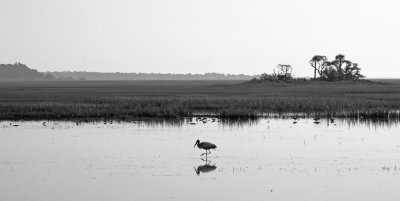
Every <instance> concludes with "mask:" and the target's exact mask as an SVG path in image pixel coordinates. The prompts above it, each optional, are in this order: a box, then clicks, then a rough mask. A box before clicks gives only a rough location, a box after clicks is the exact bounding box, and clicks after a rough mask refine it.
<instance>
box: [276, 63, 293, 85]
mask: <svg viewBox="0 0 400 201" xmlns="http://www.w3.org/2000/svg"><path fill="white" fill-rule="evenodd" d="M276 69H277V70H278V73H277V74H278V79H279V80H285V81H287V80H289V79H291V78H292V70H293V68H292V66H290V65H288V64H278V66H276Z"/></svg>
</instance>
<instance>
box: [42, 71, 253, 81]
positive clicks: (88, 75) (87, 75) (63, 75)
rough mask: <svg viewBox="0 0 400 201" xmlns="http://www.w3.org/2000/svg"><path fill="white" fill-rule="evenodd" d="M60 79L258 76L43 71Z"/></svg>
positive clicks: (242, 78)
mask: <svg viewBox="0 0 400 201" xmlns="http://www.w3.org/2000/svg"><path fill="white" fill-rule="evenodd" d="M45 73H46V74H50V75H52V76H54V77H55V78H56V79H60V80H250V79H252V78H255V77H259V76H251V75H244V74H239V75H232V74H221V73H205V74H190V73H189V74H170V73H168V74H162V73H119V72H117V73H101V72H85V71H72V72H71V71H63V72H45Z"/></svg>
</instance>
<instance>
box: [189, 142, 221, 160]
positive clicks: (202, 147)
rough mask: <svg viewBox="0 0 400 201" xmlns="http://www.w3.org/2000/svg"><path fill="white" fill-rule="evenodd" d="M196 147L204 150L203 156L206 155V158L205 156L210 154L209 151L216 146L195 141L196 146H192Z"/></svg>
mask: <svg viewBox="0 0 400 201" xmlns="http://www.w3.org/2000/svg"><path fill="white" fill-rule="evenodd" d="M196 145H197V147H198V148H199V149H204V150H206V153H204V154H206V156H207V154H211V151H210V149H215V148H217V146H216V145H215V144H213V143H211V142H200V140H197V141H196V144H194V147H196ZM204 154H201V155H204Z"/></svg>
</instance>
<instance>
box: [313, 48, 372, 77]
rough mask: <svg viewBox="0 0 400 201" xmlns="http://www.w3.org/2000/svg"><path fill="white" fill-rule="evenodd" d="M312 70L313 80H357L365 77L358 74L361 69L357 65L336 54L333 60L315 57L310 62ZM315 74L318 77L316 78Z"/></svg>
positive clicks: (319, 56)
mask: <svg viewBox="0 0 400 201" xmlns="http://www.w3.org/2000/svg"><path fill="white" fill-rule="evenodd" d="M310 65H311V67H312V68H314V79H319V80H326V81H340V80H353V81H355V80H359V79H362V78H364V77H365V76H364V75H362V74H361V73H360V70H361V68H359V67H358V64H357V63H353V62H351V61H349V60H346V59H345V56H344V55H342V54H338V55H336V57H335V60H333V61H328V58H327V57H326V56H321V55H315V56H314V57H312V58H311V60H310ZM317 73H318V75H319V77H318V78H317Z"/></svg>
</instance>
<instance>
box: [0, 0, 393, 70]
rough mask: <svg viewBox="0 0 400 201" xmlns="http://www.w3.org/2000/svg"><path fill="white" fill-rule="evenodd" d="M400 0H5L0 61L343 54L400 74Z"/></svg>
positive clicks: (124, 62)
mask: <svg viewBox="0 0 400 201" xmlns="http://www.w3.org/2000/svg"><path fill="white" fill-rule="evenodd" d="M399 8H400V3H399V1H398V0H379V1H375V0H374V1H370V0H334V1H332V0H329V1H327V0H301V1H300V0H242V1H241V0H62V1H61V0H1V1H0V26H1V27H0V63H14V62H17V61H18V62H21V63H24V64H27V65H28V66H30V67H32V68H36V69H38V70H39V71H64V70H68V71H69V70H71V71H72V70H79V71H80V70H86V71H102V72H116V71H119V72H161V73H205V72H219V73H232V74H238V73H244V74H260V73H262V72H270V71H272V69H273V68H274V67H275V66H276V65H277V64H279V63H282V64H290V65H292V66H293V67H294V71H293V74H294V75H296V76H312V75H313V70H312V69H311V67H310V66H309V64H308V61H309V60H310V58H311V57H312V56H313V55H315V54H322V55H326V56H328V58H329V59H333V58H334V56H335V55H336V54H339V53H341V54H344V55H346V57H347V58H348V59H349V60H351V61H354V62H358V63H359V66H360V67H361V68H362V72H363V73H364V74H365V75H367V76H368V77H400V58H399V55H400V12H399V11H398V9H399Z"/></svg>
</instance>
